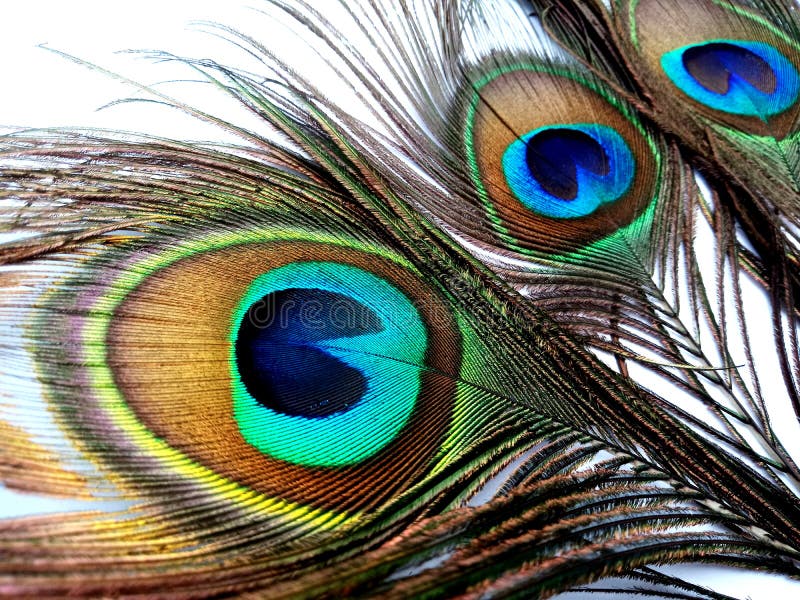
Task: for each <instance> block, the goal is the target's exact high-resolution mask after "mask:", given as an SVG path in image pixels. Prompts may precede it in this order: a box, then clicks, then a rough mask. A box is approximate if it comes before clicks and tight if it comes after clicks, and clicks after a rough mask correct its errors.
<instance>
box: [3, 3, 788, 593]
mask: <svg viewBox="0 0 800 600" xmlns="http://www.w3.org/2000/svg"><path fill="white" fill-rule="evenodd" d="M265 7H266V10H267V13H268V16H275V15H283V17H284V18H288V19H289V20H290V21H292V22H294V23H295V24H296V25H297V26H298V27H299V28H300V29H301V30H302V31H303V32H304V33H302V34H301V36H303V35H304V36H307V38H308V39H309V40H312V39H314V40H316V42H317V43H318V44H320V45H321V48H322V51H323V55H324V56H325V57H326V58H325V60H326V61H327V65H328V68H329V69H330V71H331V72H332V73H334V74H335V75H336V77H337V78H338V79H339V80H340V81H341V82H342V85H343V86H346V87H348V88H350V89H352V90H353V95H354V97H355V101H352V102H351V101H348V102H340V101H339V100H338V98H337V97H336V96H335V95H331V94H327V93H325V91H324V90H321V89H320V88H319V87H317V84H316V80H315V74H314V73H306V72H304V71H303V70H302V69H298V68H297V67H298V65H295V64H293V63H292V62H291V57H286V56H281V55H280V54H279V53H277V54H273V52H272V49H270V47H269V46H268V45H267V43H266V42H265V41H263V40H259V39H257V38H254V37H251V36H249V35H247V34H246V33H243V32H239V31H236V30H234V29H231V28H225V27H220V28H219V29H218V30H217V31H218V33H220V34H222V35H224V36H226V37H228V38H229V39H230V40H231V41H233V42H235V43H237V44H239V46H240V47H241V48H242V49H243V50H245V51H247V52H249V53H250V55H251V56H255V57H257V59H258V61H259V62H260V67H259V68H261V69H262V70H261V71H259V72H258V73H257V74H255V73H252V72H250V71H247V70H244V69H237V68H235V67H232V66H224V65H221V64H218V63H216V62H214V61H212V60H208V59H205V60H192V59H179V58H176V57H174V56H171V55H167V54H155V56H156V57H157V58H163V59H168V60H171V61H178V62H181V63H183V64H185V65H186V66H187V67H190V68H192V69H194V70H195V71H196V72H199V73H200V74H201V75H202V76H203V77H204V78H205V79H207V80H208V81H209V82H210V84H211V86H212V87H213V88H215V89H217V90H218V91H222V92H223V93H225V94H227V95H229V96H230V97H232V98H234V99H235V100H236V101H238V102H239V103H240V104H241V105H242V106H244V107H245V108H247V109H248V110H250V111H251V112H252V113H253V114H255V115H257V116H258V118H259V119H261V120H262V121H263V122H264V123H267V124H269V125H270V126H271V127H272V128H273V129H274V130H276V131H278V132H279V133H280V135H281V136H282V137H281V138H280V141H274V140H273V139H272V138H267V137H265V136H263V135H261V134H259V133H256V132H254V131H252V130H249V129H246V128H245V127H243V126H239V125H237V124H236V123H235V122H233V121H234V119H233V117H231V120H229V119H228V118H227V117H226V116H225V115H214V116H212V115H210V114H208V113H205V112H202V111H200V110H199V109H195V108H193V107H192V106H191V105H189V104H186V103H181V102H178V101H176V100H174V99H172V98H170V97H168V96H167V95H165V94H164V93H163V92H162V91H161V90H160V88H158V87H154V88H147V87H145V86H141V89H142V90H143V91H145V92H146V93H148V94H150V95H151V97H154V98H155V99H157V100H159V101H162V102H165V103H167V104H173V105H175V106H177V107H178V108H179V109H180V110H182V111H184V112H185V113H188V114H189V115H192V116H195V117H198V118H200V119H202V120H205V121H210V122H212V123H213V124H215V125H217V126H219V127H220V128H221V129H223V130H225V131H227V132H229V133H233V134H235V135H238V136H239V137H241V138H242V139H243V142H242V144H241V145H233V144H231V145H229V146H220V145H218V144H196V143H186V142H178V141H174V140H167V139H159V138H155V137H148V136H144V135H136V134H123V133H119V132H79V131H40V132H36V131H33V132H31V131H22V132H17V133H13V134H9V135H6V136H4V137H3V138H1V139H0V158H2V161H3V162H2V163H0V164H2V166H0V169H2V171H0V172H1V173H2V187H0V199H2V201H3V202H4V203H5V206H6V209H4V212H3V213H2V215H0V223H2V225H3V226H4V228H6V229H7V230H8V231H11V232H13V233H15V234H16V233H19V234H24V235H19V236H18V237H16V238H10V239H7V240H6V241H4V243H3V245H2V246H0V260H2V261H3V262H4V263H5V266H4V267H3V270H2V271H0V286H2V296H0V314H2V315H3V317H4V321H5V324H4V326H3V330H2V331H3V337H2V352H3V358H2V361H0V376H2V380H1V381H2V382H3V386H4V387H3V390H2V402H0V430H1V431H2V433H3V436H2V441H0V477H2V480H3V482H4V483H5V484H6V485H8V486H9V487H13V488H15V489H19V490H22V491H33V492H37V493H44V494H56V495H58V494H61V495H65V496H73V497H78V498H83V499H92V498H94V499H100V500H108V499H112V500H116V501H121V502H122V503H123V506H121V507H120V506H118V505H117V506H116V507H115V508H114V509H113V510H112V511H110V512H109V511H107V512H101V513H94V512H71V513H68V514H65V515H57V516H41V517H31V518H27V519H16V520H6V521H3V522H0V591H4V592H8V593H10V594H14V595H27V596H43V595H68V594H73V595H85V596H97V595H111V596H125V595H153V596H166V597H171V596H175V597H189V596H191V597H195V596H200V597H206V596H209V597H214V596H228V595H236V594H245V593H253V594H255V595H259V596H265V595H266V596H269V597H340V596H347V597H355V596H361V595H366V596H370V595H371V596H375V597H451V596H456V595H466V596H476V597H477V596H481V597H483V596H492V597H494V596H499V597H518V596H519V597H531V596H533V597H541V596H547V595H550V594H553V593H556V592H560V591H564V590H569V589H575V588H580V586H582V585H584V584H589V583H594V582H597V581H601V582H602V581H603V578H605V577H608V576H614V575H617V576H621V577H624V578H625V579H626V581H627V583H626V584H625V585H624V586H623V587H625V589H628V590H629V591H637V590H638V589H639V587H640V586H645V587H647V590H648V591H646V592H645V591H641V590H640V591H641V593H646V594H650V595H655V596H657V595H659V594H661V595H665V594H673V596H671V597H687V598H721V597H723V596H722V595H720V594H716V593H715V592H713V591H710V590H703V589H701V588H699V587H696V586H694V585H692V584H690V583H688V582H684V581H682V580H681V579H679V578H677V577H673V576H671V575H666V574H663V573H661V572H659V571H656V570H653V569H652V568H651V567H652V566H654V565H665V564H674V563H681V562H692V561H713V562H716V563H719V564H722V565H733V566H745V567H757V568H759V569H764V570H770V571H774V572H777V573H780V574H783V575H787V576H789V577H793V578H797V577H798V569H797V564H796V563H797V559H798V557H799V556H800V554H799V553H800V503H798V493H799V491H800V469H798V467H797V465H796V464H795V461H794V459H793V457H792V451H791V450H790V449H787V447H786V446H788V445H789V444H788V443H786V440H788V439H789V437H790V436H791V435H792V434H793V432H795V431H796V429H797V428H798V422H797V420H798V412H800V411H798V409H799V408H800V401H799V400H798V391H797V385H796V383H797V378H798V365H800V358H798V350H797V342H796V325H797V306H798V304H797V300H796V297H795V295H796V292H797V291H798V290H797V289H796V288H797V286H798V284H799V283H800V279H798V270H797V264H798V262H797V252H798V245H797V237H796V236H797V217H798V213H797V199H798V191H797V182H796V180H795V176H796V175H795V174H796V171H797V169H796V160H797V151H796V150H797V149H796V143H797V142H796V131H797V129H798V128H797V115H798V114H800V112H799V110H798V108H797V107H798V93H799V92H800V83H799V82H800V76H799V75H798V69H800V49H799V48H798V45H797V35H796V22H795V19H796V17H795V16H794V9H793V8H792V7H790V6H789V5H788V4H787V5H784V4H782V3H770V4H766V3H761V2H755V1H754V2H749V3H746V5H745V4H742V5H733V4H730V3H726V2H717V1H712V0H703V1H702V2H688V3H687V2H678V1H677V0H676V1H674V2H665V1H664V0H659V1H656V0H652V1H651V0H639V1H638V2H635V1H633V2H627V1H624V0H616V1H612V2H611V4H610V5H609V6H606V5H605V4H604V3H602V2H600V1H593V0H585V1H581V2H578V1H577V0H576V1H571V0H541V1H540V0H532V1H531V2H529V3H527V4H525V7H533V8H535V9H536V13H535V14H536V15H538V17H537V18H533V19H529V18H527V16H526V14H525V12H524V10H523V9H522V8H520V6H518V5H517V4H516V3H512V2H506V1H502V2H501V1H500V0H494V1H492V2H489V3H473V2H457V1H454V0H436V1H435V2H431V3H416V2H405V1H404V2H388V1H383V0H352V1H344V0H343V1H342V2H341V6H339V5H337V7H338V8H339V9H342V10H343V16H342V15H340V18H339V20H337V21H335V22H334V21H330V20H329V19H328V15H327V14H326V13H325V12H324V10H326V9H323V8H321V7H314V6H312V5H310V3H307V2H305V1H304V0H274V1H271V2H268V3H266V4H265ZM525 7H523V8H525ZM270 11H271V12H270ZM539 22H540V23H541V24H542V25H543V26H544V28H545V29H546V30H547V31H548V32H549V33H550V34H551V35H552V37H553V39H555V40H557V41H558V42H559V43H560V44H561V45H562V47H563V49H564V50H566V51H564V50H558V49H557V48H556V47H555V46H554V45H553V44H552V42H549V41H547V40H545V39H543V38H541V35H542V34H541V33H540V31H541V30H540V29H539V27H538V25H537V23H539ZM343 23H347V24H348V26H349V28H350V29H349V30H348V31H349V33H344V32H345V29H344V28H343V27H344V25H343ZM665 23H667V25H664V24H665ZM694 26H696V27H694ZM351 34H352V39H350V37H349V36H350V35H351ZM356 104H357V105H358V106H355V105H356ZM356 108H358V109H359V110H360V114H366V115H367V117H363V118H359V117H356V116H354V114H356V113H359V110H355V109H356ZM761 291H763V292H766V293H765V294H764V297H760V296H758V292H761ZM754 307H755V308H754ZM756 310H761V311H764V314H763V315H761V314H755V312H756ZM12 319H13V320H14V321H15V322H19V323H20V326H19V327H12V326H10V322H11V320H12ZM765 324H766V325H767V326H768V327H772V329H773V332H772V335H771V337H770V338H769V353H761V352H760V351H759V349H758V348H759V347H758V346H757V345H756V342H755V341H754V337H755V334H756V333H757V332H758V330H759V329H763V328H764V327H765ZM28 362H30V364H32V365H33V368H32V369H31V370H23V368H22V366H24V365H25V364H28ZM775 373H777V374H778V375H779V376H778V377H775V376H774V374H775ZM767 379H770V380H772V379H775V380H776V381H770V383H771V384H772V387H771V389H770V392H769V393H770V394H774V395H775V397H776V398H775V399H772V400H769V399H767V398H766V396H767V392H766V382H767ZM778 380H780V381H778ZM776 390H777V391H776ZM776 405H778V406H779V408H776ZM780 405H782V406H780ZM787 409H788V414H789V415H790V419H789V420H785V419H784V417H782V416H780V417H776V415H785V414H787ZM781 410H783V412H781ZM789 421H791V422H789ZM782 440H783V441H782ZM501 471H503V473H504V476H503V478H502V479H501V480H500V481H498V480H497V479H496V478H495V476H496V475H497V474H498V473H499V472H501ZM487 492H490V495H491V496H493V497H492V499H491V500H489V501H488V502H487V501H480V500H478V498H480V497H481V494H483V495H486V494H487ZM429 559H432V560H431V561H430V562H426V561H428V560H429ZM419 565H422V566H421V567H420V566H419ZM410 567H415V568H413V569H411V568H410ZM603 585H604V584H603V583H600V584H598V586H597V587H595V593H598V594H600V593H603V589H604V588H603ZM674 594H677V596H676V595H674ZM681 594H682V595H681Z"/></svg>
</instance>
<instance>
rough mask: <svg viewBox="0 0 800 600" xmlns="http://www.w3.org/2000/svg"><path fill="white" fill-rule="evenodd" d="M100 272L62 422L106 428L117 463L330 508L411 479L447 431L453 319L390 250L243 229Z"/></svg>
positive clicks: (246, 497)
mask: <svg viewBox="0 0 800 600" xmlns="http://www.w3.org/2000/svg"><path fill="white" fill-rule="evenodd" d="M254 240H255V241H254ZM145 254H147V253H145ZM137 256H138V255H137ZM111 277H112V278H113V280H112V281H111V282H110V283H108V284H107V286H106V287H104V288H103V290H102V292H101V293H100V294H99V297H98V298H96V299H94V300H91V302H93V303H94V304H93V306H91V307H88V308H89V309H90V310H89V314H90V318H88V320H87V322H85V323H83V324H82V325H81V327H82V329H83V331H84V336H85V339H84V343H83V348H84V350H83V351H84V353H85V354H84V356H83V357H82V358H80V360H77V358H76V361H75V362H76V364H78V363H79V362H80V363H81V364H85V365H87V367H86V369H87V371H86V372H83V371H81V372H80V373H76V377H77V376H81V377H87V376H88V377H89V379H90V380H91V381H92V389H94V390H96V391H97V392H96V393H97V398H96V399H95V400H94V401H95V402H96V404H95V405H92V404H90V403H89V402H88V400H87V402H86V403H85V405H84V406H83V407H82V409H81V410H80V411H79V413H80V414H79V415H76V414H75V413H74V411H69V412H65V413H64V415H63V419H64V421H65V422H67V423H68V424H69V427H71V428H73V429H78V430H80V431H81V432H83V435H84V436H85V435H87V433H86V429H87V428H88V429H92V430H96V431H103V432H104V434H105V436H104V439H107V440H112V439H113V440H117V441H116V442H115V446H114V447H115V448H117V450H114V451H113V454H114V456H116V458H115V460H116V461H117V462H116V463H115V466H116V467H117V468H119V461H120V460H129V461H133V462H135V463H136V464H135V465H134V466H131V468H135V469H138V470H141V468H143V467H142V465H143V464H145V463H147V462H148V461H153V462H154V464H156V463H158V464H161V468H162V469H167V470H169V471H171V472H174V473H176V476H179V477H180V476H184V477H187V478H188V479H190V480H193V481H205V482H207V483H208V485H209V486H210V488H211V489H212V490H228V491H226V492H225V493H226V494H228V495H229V496H232V497H234V498H241V499H243V501H245V502H248V503H252V500H251V499H252V498H253V497H257V498H262V499H266V500H264V501H267V500H268V501H269V502H271V503H276V502H277V503H280V505H281V506H290V507H306V508H314V509H323V510H328V511H335V512H336V513H337V514H343V513H345V514H346V513H352V512H365V511H371V510H375V509H377V508H378V507H380V506H382V505H384V504H385V502H386V501H387V499H389V498H394V497H396V496H397V495H398V494H399V493H401V492H403V491H404V490H406V489H408V488H409V487H411V486H414V485H416V484H419V483H420V482H421V481H422V480H424V479H425V477H426V476H427V474H429V473H430V472H431V471H432V470H433V469H434V468H435V464H436V463H435V460H434V458H435V456H436V455H437V453H439V452H441V450H442V446H443V444H448V443H449V444H452V443H454V442H453V439H451V438H452V435H454V434H452V431H454V429H453V428H454V427H455V426H456V421H457V419H456V417H455V416H454V415H455V414H456V413H457V410H458V407H457V384H456V381H457V379H458V376H459V373H460V369H461V356H462V347H461V345H462V335H461V332H460V329H459V327H458V325H457V324H456V321H455V316H454V315H453V313H452V311H450V310H449V309H448V306H447V305H446V304H445V301H444V300H443V299H442V298H441V297H440V296H439V294H438V292H436V291H435V290H433V289H432V288H431V287H430V286H429V285H428V284H426V283H425V282H424V281H423V280H422V278H421V277H420V276H419V274H418V273H417V272H416V271H415V270H414V269H413V268H412V267H411V266H410V265H409V264H408V263H407V262H405V261H404V260H403V259H402V258H401V257H400V256H398V255H395V254H393V253H392V252H390V251H389V250H386V249H383V248H380V247H373V246H368V245H365V244H359V243H356V242H354V241H349V240H347V239H340V238H333V237H331V238H324V237H320V236H317V237H315V236H312V235H309V234H296V235H292V234H290V233H286V232H283V233H280V235H278V234H275V233H274V232H273V233H272V234H260V233H256V234H254V233H253V232H249V231H243V232H242V233H239V234H235V235H234V234H229V235H227V236H225V237H224V238H220V239H216V238H215V239H208V240H200V241H197V242H193V243H192V244H185V245H183V246H181V247H178V248H171V249H168V250H163V249H162V250H159V251H154V252H153V253H152V254H149V255H148V256H147V257H146V258H145V259H138V260H136V261H134V263H133V264H129V265H127V267H126V269H125V270H124V271H123V272H122V274H121V275H119V276H116V278H114V277H115V276H114V275H113V274H112V275H111ZM434 328H435V332H434V331H433V330H434ZM98 340H102V342H101V343H98ZM112 431H116V435H112V434H111V432H112ZM448 440H449V441H448ZM122 446H125V447H127V448H129V450H126V452H125V453H124V454H125V456H128V458H125V459H121V458H120V457H119V456H118V455H119V454H120V452H119V450H118V449H119V447H122ZM110 452H111V451H109V453H110ZM102 456H103V452H100V459H101V460H102ZM145 457H147V458H145ZM139 479H140V478H139ZM136 480H137V481H138V479H136ZM134 483H135V482H134ZM230 490H234V491H233V492H231V491H230ZM254 495H255V496H254Z"/></svg>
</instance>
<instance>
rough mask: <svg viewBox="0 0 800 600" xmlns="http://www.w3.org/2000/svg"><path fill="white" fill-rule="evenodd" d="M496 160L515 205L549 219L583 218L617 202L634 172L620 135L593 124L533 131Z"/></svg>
mask: <svg viewBox="0 0 800 600" xmlns="http://www.w3.org/2000/svg"><path fill="white" fill-rule="evenodd" d="M502 162H503V171H504V174H505V177H506V181H507V182H508V185H509V187H510V188H511V191H512V192H513V193H514V195H515V196H516V197H517V198H518V199H519V201H520V202H521V203H522V204H523V205H524V206H525V207H526V208H528V209H530V210H531V211H533V212H534V213H536V214H538V215H541V216H544V217H550V218H555V219H575V218H579V217H585V216H588V215H591V214H592V213H593V212H595V211H596V210H597V209H598V208H599V207H600V206H602V205H604V204H607V203H610V202H615V201H616V200H619V198H621V197H622V196H623V195H624V194H625V192H627V191H628V189H629V188H630V186H631V183H632V181H633V178H634V174H635V172H636V164H635V159H634V158H633V154H632V153H631V150H630V148H629V147H628V144H627V143H625V140H624V139H622V136H621V135H620V134H619V133H617V131H616V130H614V129H612V128H611V127H608V126H606V125H597V124H594V123H577V124H571V125H550V126H547V127H540V128H538V129H534V130H533V131H530V132H528V133H527V134H525V135H523V136H522V137H520V138H519V139H517V140H515V141H514V142H513V143H511V144H509V146H508V148H506V151H505V152H504V153H503V160H502Z"/></svg>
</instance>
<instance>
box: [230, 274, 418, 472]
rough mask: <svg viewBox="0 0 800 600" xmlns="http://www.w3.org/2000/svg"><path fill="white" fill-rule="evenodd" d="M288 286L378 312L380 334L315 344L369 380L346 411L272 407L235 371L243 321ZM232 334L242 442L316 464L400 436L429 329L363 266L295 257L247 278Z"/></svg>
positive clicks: (342, 461) (360, 457) (353, 459)
mask: <svg viewBox="0 0 800 600" xmlns="http://www.w3.org/2000/svg"><path fill="white" fill-rule="evenodd" d="M291 288H316V289H320V290H326V291H329V292H334V293H337V294H342V295H344V296H348V297H351V298H353V299H354V300H356V301H357V302H359V303H361V304H363V305H364V306H367V307H369V308H370V309H372V310H373V311H375V313H376V314H377V315H378V316H379V317H380V320H381V323H382V326H383V329H382V331H380V332H377V333H368V334H365V335H360V336H357V337H347V338H338V339H327V340H324V341H323V342H319V343H317V344H316V347H317V348H318V349H319V350H322V351H323V352H326V353H328V354H330V355H331V356H333V357H335V358H337V359H339V360H341V361H343V362H344V363H346V364H347V365H349V366H351V367H353V368H355V369H358V370H359V371H360V372H361V373H362V374H363V375H364V377H365V379H366V381H367V387H366V391H365V392H364V395H363V397H362V398H361V400H360V401H359V402H357V403H356V404H355V405H353V406H352V407H351V408H350V409H349V410H347V411H346V412H342V413H338V414H333V415H330V416H328V417H324V418H311V419H309V418H305V417H301V416H292V415H286V414H282V413H279V412H276V411H274V410H271V409H270V408H267V407H265V406H263V405H261V404H259V403H258V402H257V401H256V399H255V398H253V397H252V396H251V395H250V394H249V393H248V392H247V390H246V388H245V386H244V384H243V383H242V381H241V379H240V377H239V375H238V372H237V370H236V359H235V351H234V346H235V341H236V340H235V337H236V334H237V332H238V330H239V325H240V323H241V320H242V319H243V318H245V317H246V315H247V311H248V309H249V308H250V306H252V305H253V304H254V303H256V302H258V301H259V300H260V299H261V298H263V297H264V296H266V295H267V294H270V293H273V292H276V291H281V290H286V289H291ZM231 332H232V333H231V338H230V343H231V349H232V350H231V358H230V364H231V369H232V371H233V377H232V379H233V413H234V418H235V419H236V422H237V424H238V426H239V430H240V432H241V434H242V436H243V437H244V439H245V440H246V441H247V442H248V443H249V444H251V445H252V446H254V447H255V448H257V449H258V450H259V451H260V452H262V453H263V454H267V455H269V456H270V457H272V458H276V459H279V460H284V461H287V462H289V463H292V464H298V465H303V466H315V467H341V466H347V465H353V464H357V463H360V462H363V461H364V460H366V459H368V458H370V457H371V456H373V455H375V454H376V453H377V452H379V451H380V450H381V449H382V448H384V447H386V446H387V445H388V444H389V443H391V442H392V440H394V439H395V438H396V437H397V435H398V434H399V433H400V431H401V430H402V429H403V427H404V426H405V424H406V423H407V421H408V419H409V418H410V416H411V414H412V413H413V411H414V408H415V406H416V404H417V398H418V396H419V393H420V388H421V370H420V365H422V364H423V361H424V357H425V351H426V348H427V331H426V327H425V325H424V324H423V322H422V319H421V317H420V314H419V312H418V311H417V309H416V307H414V305H413V304H412V303H411V302H410V301H409V299H408V298H407V297H406V296H405V295H404V294H403V293H402V292H400V291H399V290H398V289H397V288H396V287H394V286H393V285H391V284H389V283H388V282H386V281H385V280H383V279H381V278H379V277H377V276H376V275H373V274H372V273H369V272H367V271H364V270H362V269H360V268H357V267H354V266H351V265H346V264H342V263H335V262H295V263H289V264H287V265H284V266H282V267H279V268H276V269H274V270H272V271H269V272H267V273H265V274H264V275H262V276H260V277H258V278H257V279H256V280H255V281H254V282H253V283H252V285H251V286H250V287H249V289H248V291H247V292H246V293H245V295H244V297H243V298H242V299H241V301H240V302H239V304H238V306H237V309H236V311H235V312H234V315H233V323H232V328H231Z"/></svg>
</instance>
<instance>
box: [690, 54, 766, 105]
mask: <svg viewBox="0 0 800 600" xmlns="http://www.w3.org/2000/svg"><path fill="white" fill-rule="evenodd" d="M683 66H684V68H685V69H686V71H687V72H688V73H689V74H690V75H691V76H692V77H693V78H694V79H695V80H696V81H697V83H699V84H700V85H702V86H703V87H704V88H706V89H707V90H708V91H710V92H714V93H715V94H727V93H728V90H729V89H730V86H731V77H734V76H736V77H738V78H739V79H741V80H742V81H746V82H747V83H749V84H750V85H752V86H753V87H754V88H756V89H757V90H759V91H760V92H763V93H765V94H772V93H774V92H775V89H776V87H777V85H778V80H777V78H776V76H775V72H774V71H773V70H772V67H770V65H769V63H768V62H767V61H766V60H764V59H763V58H761V57H760V56H758V55H757V54H756V53H754V52H752V51H750V50H748V49H747V48H744V47H742V46H737V45H734V44H729V43H726V42H711V43H708V44H702V45H698V46H692V47H690V48H687V49H686V50H685V51H684V53H683Z"/></svg>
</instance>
